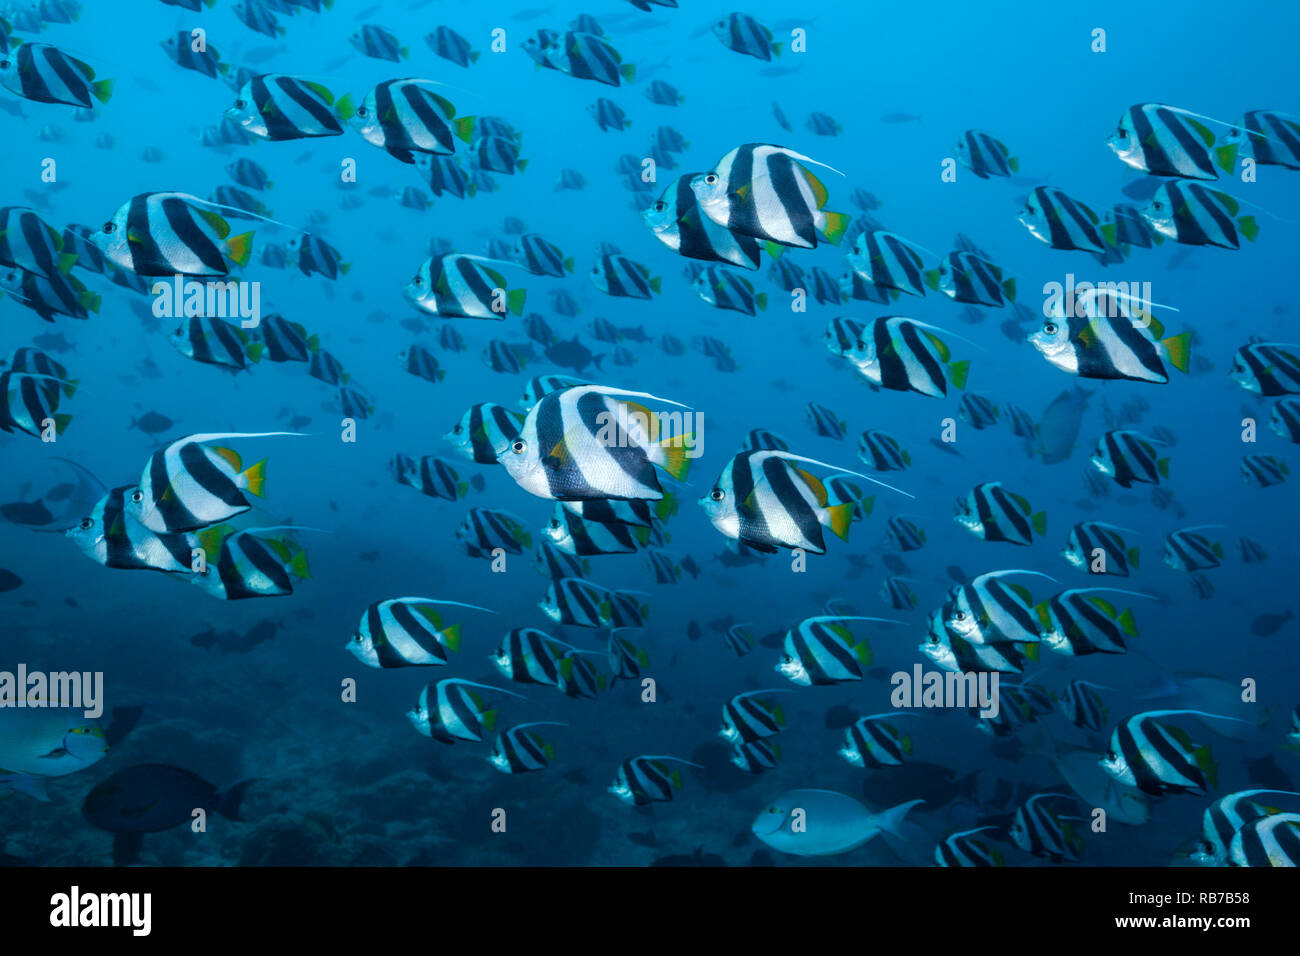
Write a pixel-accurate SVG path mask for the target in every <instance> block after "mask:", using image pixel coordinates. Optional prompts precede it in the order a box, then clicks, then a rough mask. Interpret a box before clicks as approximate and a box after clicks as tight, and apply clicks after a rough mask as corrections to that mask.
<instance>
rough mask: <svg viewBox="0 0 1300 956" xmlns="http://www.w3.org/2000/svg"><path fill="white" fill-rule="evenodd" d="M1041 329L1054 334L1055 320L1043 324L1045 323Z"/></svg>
mask: <svg viewBox="0 0 1300 956" xmlns="http://www.w3.org/2000/svg"><path fill="white" fill-rule="evenodd" d="M1043 331H1044V332H1046V333H1047V334H1048V335H1055V334H1056V323H1055V322H1048V323H1047V324H1045V325H1044V326H1043Z"/></svg>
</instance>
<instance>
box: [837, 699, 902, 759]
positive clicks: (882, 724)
mask: <svg viewBox="0 0 1300 956" xmlns="http://www.w3.org/2000/svg"><path fill="white" fill-rule="evenodd" d="M907 716H915V715H911V714H909V713H908V712H907V711H895V712H894V713H887V714H868V715H867V716H866V717H859V718H858V719H857V720H856V721H854V722H853V723H852V724H850V725H849V726H848V727H847V728H846V729H845V731H844V746H843V747H841V748H840V749H839V751H838V753H839V755H840V756H841V757H843V758H844V759H845V760H847V761H848V762H849V763H850V764H852V765H853V766H855V767H862V768H863V769H864V770H880V769H882V768H884V767H899V766H902V764H903V762H904V761H905V760H906V759H907V758H908V757H910V756H911V755H912V750H913V745H912V738H911V736H910V735H909V734H905V733H903V732H902V731H900V730H899V729H898V728H897V727H895V726H894V725H893V724H892V723H889V722H888V721H889V720H890V719H891V718H895V717H907Z"/></svg>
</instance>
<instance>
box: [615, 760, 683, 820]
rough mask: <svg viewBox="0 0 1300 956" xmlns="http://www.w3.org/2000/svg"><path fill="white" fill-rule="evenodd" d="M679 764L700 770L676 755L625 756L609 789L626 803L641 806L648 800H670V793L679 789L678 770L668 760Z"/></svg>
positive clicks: (662, 801)
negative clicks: (625, 758) (671, 766)
mask: <svg viewBox="0 0 1300 956" xmlns="http://www.w3.org/2000/svg"><path fill="white" fill-rule="evenodd" d="M670 762H671V763H681V764H685V765H686V766H688V767H695V768H696V769H699V770H703V769H704V768H703V767H701V766H700V765H699V764H697V763H691V761H689V760H683V759H682V758H680V757H669V756H656V755H653V754H649V755H645V756H640V757H629V758H628V759H627V760H624V761H623V762H622V763H621V764H619V767H618V773H617V775H616V776H615V777H614V782H613V783H612V784H610V786H609V792H610V793H612V794H613V795H614V796H616V797H618V799H619V800H621V801H622V802H623V803H626V804H628V805H629V806H637V807H643V806H645V805H646V804H648V803H664V802H667V801H669V800H672V799H673V793H674V792H675V791H677V790H680V789H682V772H681V771H680V770H676V769H672V768H670V767H669V766H668V764H669V763H670Z"/></svg>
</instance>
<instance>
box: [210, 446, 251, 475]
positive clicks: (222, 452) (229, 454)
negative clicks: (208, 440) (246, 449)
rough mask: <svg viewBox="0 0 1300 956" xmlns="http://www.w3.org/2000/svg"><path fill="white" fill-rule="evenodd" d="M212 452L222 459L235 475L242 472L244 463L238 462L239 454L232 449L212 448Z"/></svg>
mask: <svg viewBox="0 0 1300 956" xmlns="http://www.w3.org/2000/svg"><path fill="white" fill-rule="evenodd" d="M212 451H213V452H214V453H215V454H216V455H218V456H219V457H220V458H222V459H223V460H224V461H225V462H226V464H228V465H229V466H230V468H231V470H232V471H234V472H235V473H236V474H238V473H239V472H241V471H243V470H244V463H243V461H241V460H240V457H239V452H237V451H235V450H234V449H233V448H221V447H215V446H214V447H213V449H212Z"/></svg>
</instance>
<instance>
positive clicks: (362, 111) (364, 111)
mask: <svg viewBox="0 0 1300 956" xmlns="http://www.w3.org/2000/svg"><path fill="white" fill-rule="evenodd" d="M368 112H369V111H368V110H367V109H366V108H365V107H364V106H358V107H357V115H358V116H365V115H366V114H367V113H368Z"/></svg>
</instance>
